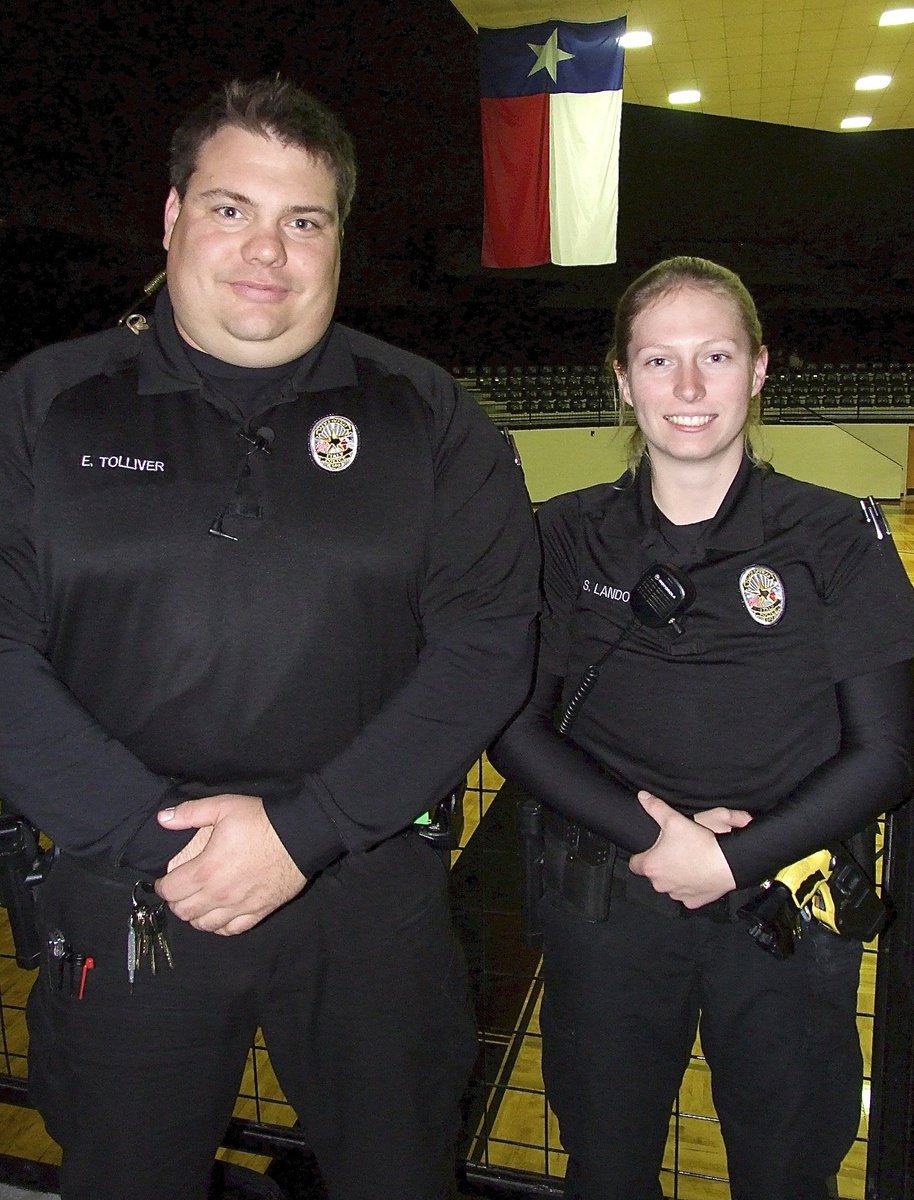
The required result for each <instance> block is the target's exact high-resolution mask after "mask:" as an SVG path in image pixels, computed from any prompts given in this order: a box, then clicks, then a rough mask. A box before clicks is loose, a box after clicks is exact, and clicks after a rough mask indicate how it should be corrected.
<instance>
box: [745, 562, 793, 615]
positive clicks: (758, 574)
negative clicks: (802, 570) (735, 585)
mask: <svg viewBox="0 0 914 1200" xmlns="http://www.w3.org/2000/svg"><path fill="white" fill-rule="evenodd" d="M739 594H740V595H741V596H742V598H743V604H745V606H746V612H748V614H749V616H750V617H751V618H752V620H753V621H756V622H757V623H758V624H759V625H776V624H777V622H778V621H780V619H781V617H782V616H783V615H784V605H785V601H786V597H785V595H784V584H783V582H782V581H781V577H780V576H779V575H778V573H777V572H776V571H772V569H771V568H770V567H762V566H752V567H746V569H745V571H743V572H742V574H741V575H740V577H739Z"/></svg>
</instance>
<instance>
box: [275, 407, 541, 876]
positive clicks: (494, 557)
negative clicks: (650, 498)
mask: <svg viewBox="0 0 914 1200" xmlns="http://www.w3.org/2000/svg"><path fill="white" fill-rule="evenodd" d="M455 400H456V402H455V403H454V404H453V407H452V408H451V409H450V410H449V414H448V419H447V420H446V421H445V422H444V424H443V427H442V429H441V431H440V440H439V442H438V444H437V445H436V447H435V450H434V453H435V499H434V513H433V521H432V533H431V539H430V544H429V546H428V559H427V569H426V572H425V580H424V586H423V588H422V590H421V595H420V612H419V614H418V616H419V622H420V626H421V632H422V645H421V649H420V651H419V656H418V661H417V665H416V668H415V670H414V671H413V673H412V675H411V676H410V677H409V679H408V680H407V681H406V683H405V684H404V685H403V687H401V689H400V690H399V692H397V694H396V695H395V696H393V698H392V699H391V700H390V701H389V702H388V703H387V704H386V705H385V706H384V707H383V708H382V710H381V711H380V712H379V713H378V714H377V715H376V716H375V717H374V718H373V719H372V720H370V721H369V722H368V723H367V724H366V725H365V727H364V728H363V729H362V730H361V731H360V732H359V733H358V734H357V735H356V737H355V738H354V739H353V740H352V741H351V742H350V743H349V744H348V745H347V746H346V748H345V749H344V750H343V751H342V752H341V753H340V754H338V755H337V756H336V757H335V758H334V759H333V760H332V761H330V762H328V763H327V764H326V765H325V766H323V767H322V768H321V769H320V770H319V771H317V772H315V773H314V774H312V775H310V776H309V777H308V778H306V779H305V780H304V781H303V785H302V787H301V788H300V789H299V790H298V791H297V793H295V794H294V795H284V796H276V797H267V798H266V800H265V803H266V809H267V814H268V816H269V818H270V821H271V822H272V824H273V826H274V828H275V829H276V832H277V834H278V835H279V837H280V839H281V840H282V842H283V844H284V846H285V847H286V850H287V851H288V852H289V853H290V855H291V856H292V858H293V859H294V860H295V862H296V865H297V866H298V867H299V869H300V870H301V871H302V872H303V873H304V874H305V875H311V874H313V873H314V872H315V871H316V870H319V869H321V868H322V867H323V866H326V865H327V863H329V862H331V861H332V860H333V859H335V858H338V857H339V856H340V855H341V854H342V853H345V852H347V851H354V850H360V849H365V848H367V847H369V846H372V845H375V844H377V843H378V842H379V841H382V840H383V839H384V838H385V837H389V836H391V835H392V834H393V833H396V832H397V831H399V830H401V829H404V828H406V827H407V826H408V825H410V824H411V823H412V822H413V821H414V820H415V819H416V817H418V816H419V815H420V814H421V813H423V812H425V811H427V810H428V809H429V808H430V807H431V806H432V805H433V804H434V803H436V802H437V800H439V799H441V798H442V797H443V796H445V795H446V794H447V793H448V791H450V790H451V789H452V788H453V787H455V786H456V784H457V783H458V782H460V781H461V779H462V778H463V777H465V775H466V772H467V771H468V769H469V767H470V766H471V764H472V763H473V761H474V760H475V759H476V758H477V757H478V756H479V754H480V753H481V752H482V750H483V749H484V748H485V746H486V745H487V744H488V742H489V741H491V739H492V738H493V736H494V735H495V734H496V733H497V732H498V731H499V730H500V729H501V728H503V726H504V725H505V724H506V723H507V721H508V720H509V719H510V718H511V717H512V716H513V715H514V713H516V712H517V710H518V708H519V707H520V706H521V704H522V703H523V701H524V699H525V697H526V695H527V693H528V691H529V687H530V680H531V673H532V662H533V648H534V629H535V618H536V614H537V610H538V606H539V601H538V587H537V584H538V574H539V553H538V548H537V544H536V538H535V534H534V530H533V518H532V512H531V507H530V502H529V498H528V496H527V493H526V489H525V487H524V483H523V476H522V473H521V471H520V469H519V467H518V466H517V464H516V463H515V460H514V456H513V454H512V452H511V451H510V449H509V447H508V445H507V443H506V441H505V440H504V439H503V438H502V437H501V435H500V434H499V433H498V431H497V430H496V428H495V426H494V425H493V424H492V422H491V421H490V420H489V418H488V417H487V416H486V415H485V414H484V413H483V412H482V410H481V409H480V408H479V407H478V406H477V405H476V404H475V403H474V402H473V401H471V400H470V399H469V398H468V397H466V396H463V395H458V396H456V397H455Z"/></svg>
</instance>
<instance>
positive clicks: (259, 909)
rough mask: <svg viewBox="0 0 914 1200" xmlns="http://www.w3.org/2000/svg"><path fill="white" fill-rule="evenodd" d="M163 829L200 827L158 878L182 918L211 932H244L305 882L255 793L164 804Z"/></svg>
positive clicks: (165, 897)
mask: <svg viewBox="0 0 914 1200" xmlns="http://www.w3.org/2000/svg"><path fill="white" fill-rule="evenodd" d="M159 822H160V824H162V825H163V826H164V827H165V828H166V829H196V830H197V832H196V833H195V834H194V836H193V838H191V840H190V841H189V842H188V843H187V845H186V846H185V847H184V849H183V850H181V852H180V853H179V854H176V855H175V856H174V858H173V859H172V860H171V861H170V862H169V864H168V873H167V874H166V875H163V876H162V878H161V879H158V880H156V885H155V889H156V892H157V893H158V894H159V895H160V896H161V897H162V899H163V900H165V901H166V903H167V904H168V907H169V908H170V909H171V911H172V912H173V913H174V914H175V916H176V917H179V918H180V919H181V920H182V921H187V922H188V923H189V924H191V925H193V927H194V928H195V929H201V930H205V931H206V932H209V933H221V934H225V935H231V934H236V933H245V932H246V931H247V930H248V929H252V928H253V927H254V926H255V925H256V924H257V923H258V922H259V921H262V920H263V919H264V917H267V916H269V915H270V913H271V912H273V911H274V910H275V909H277V908H279V907H280V905H282V904H285V903H286V902H287V901H288V900H291V899H292V897H293V896H297V895H298V893H299V892H300V891H301V890H302V888H303V887H304V886H305V883H306V882H307V881H306V879H305V876H304V875H302V873H301V871H299V869H298V867H296V865H295V863H294V862H293V861H292V859H291V858H290V857H289V855H288V853H287V851H286V849H285V847H284V846H283V844H282V842H281V841H280V840H279V837H278V836H277V834H276V831H275V830H274V828H273V826H272V825H271V824H270V820H269V818H268V817H267V814H266V811H265V810H264V807H263V801H262V800H261V798H260V797H259V796H236V795H222V796H207V797H204V798H203V799H201V800H185V801H184V803H183V804H178V805H176V806H175V807H174V808H166V809H163V810H162V811H161V812H160V813H159Z"/></svg>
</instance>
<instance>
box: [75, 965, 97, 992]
mask: <svg viewBox="0 0 914 1200" xmlns="http://www.w3.org/2000/svg"><path fill="white" fill-rule="evenodd" d="M94 966H95V959H94V958H93V957H92V955H91V954H90V955H87V957H86V960H85V962H84V963H83V969H82V974H81V975H80V977H79V995H78V996H77V997H76V999H77V1000H82V998H83V992H85V990H86V976H87V975H88V974H89V972H90V971H91V970H92V968H93V967H94Z"/></svg>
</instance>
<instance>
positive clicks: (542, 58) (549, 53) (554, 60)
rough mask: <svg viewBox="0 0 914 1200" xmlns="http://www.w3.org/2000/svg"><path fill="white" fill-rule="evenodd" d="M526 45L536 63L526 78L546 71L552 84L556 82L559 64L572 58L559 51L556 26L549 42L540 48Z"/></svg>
mask: <svg viewBox="0 0 914 1200" xmlns="http://www.w3.org/2000/svg"><path fill="white" fill-rule="evenodd" d="M527 45H528V46H529V47H530V49H531V50H532V51H533V53H534V54H535V55H536V62H535V63H534V64H533V66H532V67H531V68H530V70H529V71H528V72H527V78H528V79H529V78H530V76H531V75H535V74H536V73H537V71H548V72H549V75H550V77H551V78H552V82H553V83H555V82H556V68H557V67H558V64H559V63H560V62H564V61H565V60H566V59H567V58H574V55H573V54H568V53H566V51H564V50H560V49H559V31H558V26H556V28H555V29H553V31H552V33H551V34H550V36H549V40H548V41H547V42H545V43H544V44H543V45H542V46H534V44H533V43H532V42H528V43H527Z"/></svg>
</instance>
